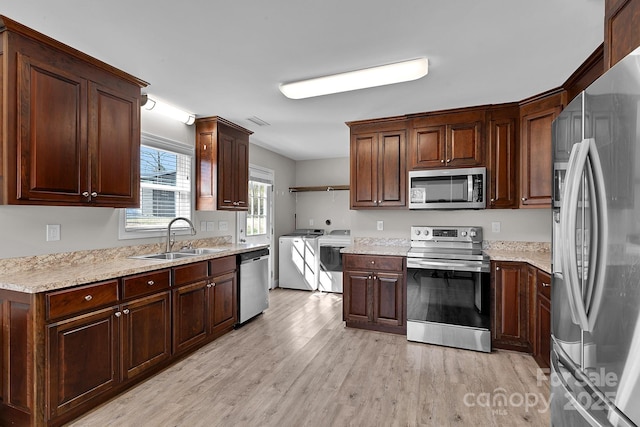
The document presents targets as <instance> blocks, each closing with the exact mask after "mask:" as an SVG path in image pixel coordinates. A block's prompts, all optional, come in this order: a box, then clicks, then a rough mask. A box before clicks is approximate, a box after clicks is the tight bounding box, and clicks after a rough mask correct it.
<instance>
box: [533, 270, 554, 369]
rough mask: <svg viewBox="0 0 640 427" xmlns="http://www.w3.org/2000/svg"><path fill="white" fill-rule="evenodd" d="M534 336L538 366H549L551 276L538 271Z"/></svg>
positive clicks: (534, 354)
mask: <svg viewBox="0 0 640 427" xmlns="http://www.w3.org/2000/svg"><path fill="white" fill-rule="evenodd" d="M536 285H537V286H536V289H537V293H536V328H535V329H536V336H535V351H534V353H533V356H534V357H535V359H536V361H537V362H538V365H540V366H541V367H543V368H549V367H550V364H551V276H550V275H549V274H547V273H545V272H544V271H540V270H538V274H537V283H536Z"/></svg>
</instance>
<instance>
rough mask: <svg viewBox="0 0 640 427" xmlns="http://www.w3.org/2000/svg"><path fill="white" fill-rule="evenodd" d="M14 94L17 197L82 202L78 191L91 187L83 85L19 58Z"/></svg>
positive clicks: (65, 74)
mask: <svg viewBox="0 0 640 427" xmlns="http://www.w3.org/2000/svg"><path fill="white" fill-rule="evenodd" d="M16 90H17V92H18V100H17V103H18V105H17V110H18V111H19V112H20V117H21V118H20V123H19V126H18V129H17V130H18V147H17V149H18V153H17V157H18V162H19V163H18V165H17V167H18V170H17V171H16V172H17V173H16V179H17V185H16V191H17V194H16V199H18V200H25V201H39V202H42V201H46V202H52V204H56V203H59V204H81V203H84V202H85V200H86V199H85V198H84V197H83V196H82V193H83V192H85V191H87V190H88V188H89V170H88V161H87V155H88V154H87V136H86V134H87V129H86V123H87V103H86V98H87V81H86V80H84V79H81V78H79V77H77V76H75V75H73V74H72V73H70V72H68V71H65V70H62V69H58V68H55V67H54V66H53V65H51V64H49V63H46V62H40V61H38V60H37V59H34V58H30V57H28V56H25V55H22V54H18V87H17V88H16ZM53 105H55V108H52V106H53ZM7 178H8V177H6V176H5V179H7Z"/></svg>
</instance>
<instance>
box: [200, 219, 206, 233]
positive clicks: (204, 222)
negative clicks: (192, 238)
mask: <svg viewBox="0 0 640 427" xmlns="http://www.w3.org/2000/svg"><path fill="white" fill-rule="evenodd" d="M200 231H207V221H200Z"/></svg>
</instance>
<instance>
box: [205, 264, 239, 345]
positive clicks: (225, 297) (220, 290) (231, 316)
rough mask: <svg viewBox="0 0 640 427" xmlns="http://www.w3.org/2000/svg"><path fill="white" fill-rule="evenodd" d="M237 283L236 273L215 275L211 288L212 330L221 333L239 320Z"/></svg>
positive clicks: (217, 333) (213, 332)
mask: <svg viewBox="0 0 640 427" xmlns="http://www.w3.org/2000/svg"><path fill="white" fill-rule="evenodd" d="M236 289H237V283H236V273H235V272H233V273H229V274H225V275H223V276H219V277H214V278H213V279H212V280H211V287H210V288H209V294H210V298H209V304H210V308H209V315H210V316H211V317H210V324H211V332H210V333H212V334H214V335H216V336H217V335H220V334H222V333H224V332H225V331H226V330H228V329H230V328H232V327H233V326H234V325H235V324H236V322H237V316H238V310H237V305H236V301H237V294H236V292H237V291H236Z"/></svg>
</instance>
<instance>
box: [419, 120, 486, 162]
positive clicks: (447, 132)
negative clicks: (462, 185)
mask: <svg viewBox="0 0 640 427" xmlns="http://www.w3.org/2000/svg"><path fill="white" fill-rule="evenodd" d="M484 121H485V111H484V108H471V109H462V110H459V111H449V112H435V113H429V114H425V115H416V116H414V117H413V118H412V120H411V129H410V137H409V170H414V169H427V168H442V167H467V166H469V167H471V166H484V151H485V149H484Z"/></svg>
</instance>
